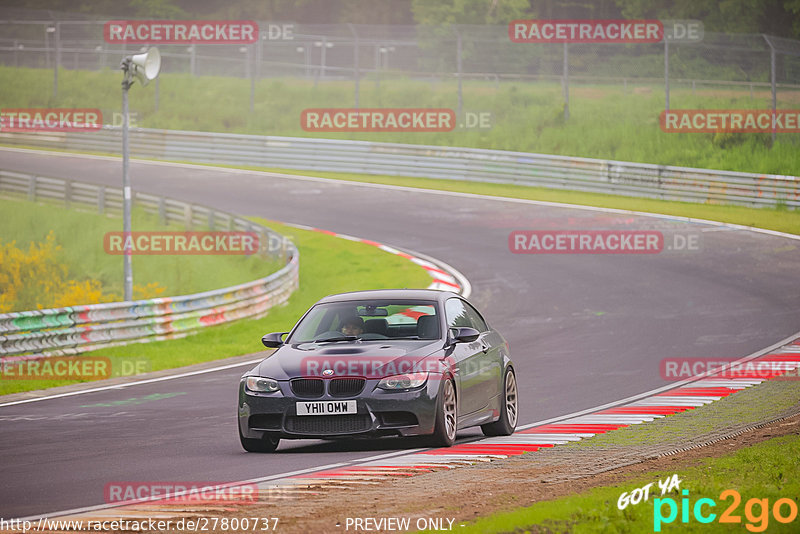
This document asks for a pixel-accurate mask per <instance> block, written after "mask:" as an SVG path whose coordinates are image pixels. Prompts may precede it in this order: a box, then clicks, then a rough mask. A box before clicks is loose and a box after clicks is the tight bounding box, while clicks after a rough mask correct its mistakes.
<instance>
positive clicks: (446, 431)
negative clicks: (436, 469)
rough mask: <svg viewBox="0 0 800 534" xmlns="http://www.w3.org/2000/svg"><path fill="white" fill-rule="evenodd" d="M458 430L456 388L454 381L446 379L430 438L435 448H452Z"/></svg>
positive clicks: (440, 394)
mask: <svg viewBox="0 0 800 534" xmlns="http://www.w3.org/2000/svg"><path fill="white" fill-rule="evenodd" d="M457 428H458V405H457V404H456V388H455V386H454V385H453V380H452V379H450V378H445V379H444V383H443V384H442V390H441V391H440V392H439V402H438V405H437V409H436V425H435V427H434V430H433V435H432V436H431V438H430V442H431V445H432V446H434V447H450V446H452V445H453V443H455V441H456V429H457Z"/></svg>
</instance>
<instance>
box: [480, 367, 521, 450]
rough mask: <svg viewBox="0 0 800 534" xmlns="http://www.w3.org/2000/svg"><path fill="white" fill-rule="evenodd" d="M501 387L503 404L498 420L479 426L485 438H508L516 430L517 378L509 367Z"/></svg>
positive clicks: (517, 406) (517, 411) (517, 405)
mask: <svg viewBox="0 0 800 534" xmlns="http://www.w3.org/2000/svg"><path fill="white" fill-rule="evenodd" d="M503 386H504V387H503V403H502V406H501V408H500V418H499V419H498V420H497V421H495V422H494V423H488V424H485V425H481V430H482V431H483V434H484V435H485V436H510V435H511V434H513V433H514V430H515V429H516V428H517V415H518V414H519V404H518V398H517V377H516V376H515V375H514V370H513V369H511V368H510V367H509V368H508V369H507V370H506V376H505V380H504V381H503Z"/></svg>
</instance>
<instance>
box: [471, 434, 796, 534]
mask: <svg viewBox="0 0 800 534" xmlns="http://www.w3.org/2000/svg"><path fill="white" fill-rule="evenodd" d="M754 466H757V468H755V469H754ZM674 473H675V471H658V472H653V473H649V474H647V475H646V476H636V477H631V478H630V480H627V481H625V482H624V483H622V484H617V485H613V486H606V487H600V488H595V489H593V490H591V491H586V492H582V493H579V494H576V495H571V496H569V497H564V498H561V499H556V500H552V501H543V502H538V503H536V504H534V505H532V506H530V507H525V508H519V509H517V510H513V511H511V512H507V513H500V514H496V515H492V516H490V517H486V518H481V519H479V520H477V521H475V522H473V523H470V524H468V525H466V526H464V527H458V532H461V533H464V534H467V533H472V532H475V533H492V532H551V531H554V532H598V533H599V532H602V533H606V532H653V531H654V508H655V499H656V498H662V497H661V495H660V490H658V484H657V481H658V480H664V479H667V478H668V477H671V476H672V475H673V474H674ZM797 473H800V436H797V435H790V436H783V437H780V438H773V439H770V440H768V441H765V442H763V443H760V444H757V445H754V446H751V447H747V448H743V449H740V450H739V451H737V452H735V453H732V454H727V455H725V456H722V457H719V458H711V459H706V460H704V461H702V462H701V463H700V465H697V466H694V467H690V468H688V469H682V470H680V471H678V476H679V478H680V479H681V480H682V483H681V485H680V487H681V490H688V491H689V495H688V499H689V506H690V507H691V508H690V509H689V520H688V522H687V523H685V524H684V523H682V522H681V513H680V511H679V512H678V514H677V517H676V519H675V520H674V522H673V523H671V524H664V525H663V526H662V530H661V531H662V532H698V533H706V532H717V531H725V532H749V531H750V530H749V529H748V530H745V529H746V528H747V527H746V525H748V524H751V525H754V526H755V527H756V528H757V527H759V526H763V525H767V527H768V529H767V531H768V532H797V529H798V525H800V518H795V520H794V521H793V522H791V523H789V524H780V523H778V522H777V521H776V520H775V519H774V517H769V518H768V520H767V521H766V522H764V523H763V524H762V523H761V521H760V520H759V517H760V512H761V509H760V508H759V506H758V505H756V506H754V507H753V508H752V513H753V514H754V517H753V519H752V520H750V519H749V518H748V517H747V516H746V515H745V507H746V503H747V502H748V501H749V500H750V499H754V498H755V499H768V500H769V508H770V512H771V510H772V506H773V505H774V503H775V501H776V500H778V499H781V498H788V499H790V500H792V501H793V502H794V503H795V506H796V505H797V495H798V494H800V479H799V478H798V477H797ZM651 482H652V483H654V484H653V487H652V488H651V496H650V499H649V501H645V502H642V503H639V504H638V505H628V506H627V507H626V508H625V509H624V510H619V509H618V508H617V501H618V499H619V497H620V495H621V494H622V493H623V492H628V493H630V492H631V491H632V490H634V489H635V488H638V487H642V486H644V485H645V484H648V483H651ZM727 489H734V490H736V491H738V492H739V494H740V495H741V503H740V504H739V505H738V508H737V509H735V510H734V511H733V512H734V515H738V516H740V517H741V521H742V522H741V523H740V524H727V525H726V524H720V523H719V516H720V515H721V514H722V512H723V511H724V510H725V509H726V508H728V506H729V505H731V502H732V501H731V498H730V497H728V498H727V500H724V499H720V494H721V493H722V492H723V491H724V490H727ZM654 490H655V492H656V493H655V495H653V493H652V492H653V491H654ZM663 498H664V499H667V498H672V499H674V500H675V502H676V504H677V506H678V507H680V506H681V499H682V498H683V496H682V495H681V494H679V493H678V492H677V491H674V490H673V491H672V492H671V493H669V494H666V495H664V496H663ZM700 498H709V499H712V500H714V501H715V502H716V503H717V506H716V507H715V508H713V509H711V508H709V507H708V506H704V507H703V509H702V511H703V513H704V514H706V515H707V514H708V513H709V512H710V513H715V514H717V517H716V519H715V520H714V522H713V523H710V524H702V523H700V522H698V521H697V520H695V518H694V517H693V515H692V509H693V507H694V504H695V503H696V502H697V500H698V499H700ZM662 510H663V513H664V515H668V512H669V508H668V505H666V504H665V505H663V508H662ZM788 512H789V507H788V506H787V505H784V506H783V509H782V513H783V514H784V515H788Z"/></svg>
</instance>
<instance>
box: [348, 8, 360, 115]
mask: <svg viewBox="0 0 800 534" xmlns="http://www.w3.org/2000/svg"><path fill="white" fill-rule="evenodd" d="M347 27H348V28H350V33H352V34H353V37H354V38H355V44H354V45H353V75H354V76H355V82H356V83H355V108H356V109H358V106H359V99H360V96H361V95H360V92H361V72H360V68H359V64H358V49H359V47H360V43H359V39H358V32H357V31H356V29H355V26H353V24H352V23H350V22H348V23H347Z"/></svg>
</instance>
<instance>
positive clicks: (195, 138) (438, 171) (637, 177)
mask: <svg viewBox="0 0 800 534" xmlns="http://www.w3.org/2000/svg"><path fill="white" fill-rule="evenodd" d="M130 141H131V155H132V156H133V157H139V158H150V159H160V160H173V161H174V160H177V161H193V162H198V163H222V164H229V165H251V166H259V167H267V168H284V169H298V170H316V171H332V172H352V173H364V174H383V175H394V176H414V177H424V178H439V179H446V180H468V181H475V182H492V183H510V184H519V185H528V186H537V187H548V188H555V189H566V190H576V191H587V192H595V193H610V194H617V195H627V196H635V197H646V198H657V199H663V200H679V201H686V202H704V203H728V204H741V205H749V206H769V205H777V204H783V205H785V206H787V207H793V208H796V207H800V178H798V177H795V176H782V175H774V174H752V173H743V172H732V171H716V170H708V169H693V168H688V167H672V166H665V165H653V164H647V163H628V162H622V161H610V160H600V159H588V158H576V157H566V156H550V155H543V154H530V153H525V152H510V151H503V150H488V149H474V148H453V147H444V146H429V145H404V144H397V143H376V142H368V141H350V140H332V139H315V138H297V137H277V136H257V135H241V134H225V133H206V132H185V131H176V130H155V129H145V128H140V129H134V130H132V131H131V137H130ZM0 143H2V144H6V145H17V146H34V147H42V148H53V149H59V150H68V151H76V152H81V151H88V152H101V153H109V154H118V153H119V152H120V147H121V132H120V130H119V129H118V128H112V127H104V128H103V129H102V130H99V131H92V132H30V133H27V132H26V133H10V132H3V133H0Z"/></svg>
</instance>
